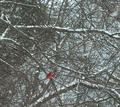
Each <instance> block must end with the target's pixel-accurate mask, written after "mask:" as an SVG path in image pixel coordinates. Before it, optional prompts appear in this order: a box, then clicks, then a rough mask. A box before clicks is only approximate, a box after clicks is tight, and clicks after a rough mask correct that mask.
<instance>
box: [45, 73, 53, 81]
mask: <svg viewBox="0 0 120 107" xmlns="http://www.w3.org/2000/svg"><path fill="white" fill-rule="evenodd" d="M54 76H55V74H54V72H49V73H48V74H47V76H46V78H47V79H50V80H51V79H52V78H53V77H54Z"/></svg>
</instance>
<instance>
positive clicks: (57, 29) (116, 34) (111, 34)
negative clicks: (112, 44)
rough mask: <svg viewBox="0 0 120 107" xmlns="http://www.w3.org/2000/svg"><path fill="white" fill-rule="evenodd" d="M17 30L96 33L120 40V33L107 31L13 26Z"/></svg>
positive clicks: (42, 26)
mask: <svg viewBox="0 0 120 107" xmlns="http://www.w3.org/2000/svg"><path fill="white" fill-rule="evenodd" d="M14 27H16V28H19V29H46V30H53V31H59V32H68V33H83V34H85V33H97V34H104V35H107V36H109V37H113V38H120V36H118V35H119V34H120V32H115V33H110V32H109V31H106V30H104V29H72V28H64V27H58V26H46V25H41V26H22V25H17V26H14Z"/></svg>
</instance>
